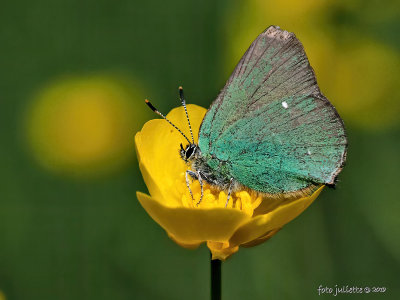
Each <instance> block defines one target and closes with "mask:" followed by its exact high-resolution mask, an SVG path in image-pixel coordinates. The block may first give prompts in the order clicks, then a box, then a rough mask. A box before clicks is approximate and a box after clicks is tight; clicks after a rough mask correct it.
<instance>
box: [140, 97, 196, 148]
mask: <svg viewBox="0 0 400 300" xmlns="http://www.w3.org/2000/svg"><path fill="white" fill-rule="evenodd" d="M144 102H146V104H147V106H148V107H150V109H151V110H152V111H154V112H155V113H156V114H157V115H159V116H160V117H162V118H163V119H164V120H165V121H167V122H168V123H169V124H171V125H172V127H174V128H175V129H176V130H178V131H179V133H180V134H182V136H183V137H184V138H185V139H186V140H187V141H188V143H189V144H192V143H191V142H190V141H189V139H188V138H187V136H186V135H185V134H184V133H183V132H182V131H181V130H180V129H179V128H178V127H176V126H175V125H174V123H172V122H171V121H170V120H168V119H167V117H166V116H164V115H163V114H162V113H160V112H159V111H158V109H157V108H155V107H154V106H153V104H151V102H150V101H149V100H147V99H146V100H144ZM190 132H192V130H190ZM192 138H193V135H192Z"/></svg>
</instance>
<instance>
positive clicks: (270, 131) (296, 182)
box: [199, 26, 347, 194]
mask: <svg viewBox="0 0 400 300" xmlns="http://www.w3.org/2000/svg"><path fill="white" fill-rule="evenodd" d="M199 147H200V149H201V151H202V154H203V155H204V156H205V157H213V158H216V159H217V160H218V161H219V162H220V163H221V164H224V165H225V167H227V168H228V169H229V170H230V175H231V176H232V177H233V178H234V179H236V180H237V181H239V182H240V183H241V184H243V185H245V186H247V187H249V188H251V189H254V190H256V191H261V192H266V193H272V194H276V193H285V192H293V191H297V190H300V189H303V188H305V187H307V186H309V185H310V184H315V183H317V184H324V183H327V184H333V183H334V180H335V178H336V176H337V174H338V173H339V172H340V170H341V168H342V166H343V164H344V160H345V156H346V147H347V140H346V135H345V130H344V126H343V122H342V120H341V119H340V117H339V115H338V113H337V112H336V110H335V108H334V107H333V106H332V105H331V104H330V102H329V101H328V100H327V99H326V98H325V97H324V96H323V95H322V94H321V92H320V90H319V88H318V85H317V82H316V79H315V75H314V71H313V70H312V68H311V66H310V64H309V62H308V59H307V56H306V54H305V52H304V49H303V46H302V44H301V43H300V41H299V40H298V39H297V38H296V37H295V35H294V34H293V33H289V32H287V31H283V30H281V29H279V27H275V26H271V27H269V28H268V29H267V30H265V31H264V32H263V33H262V34H261V35H259V36H258V37H257V39H256V40H255V41H254V42H253V43H252V44H251V46H250V48H249V49H248V50H247V52H246V53H245V55H244V56H243V57H242V59H241V60H240V62H239V64H238V65H237V66H236V68H235V70H234V71H233V73H232V75H231V77H230V78H229V80H228V81H227V83H226V85H225V87H224V89H223V90H222V91H221V93H220V95H219V96H218V97H217V99H216V100H215V101H214V102H213V104H212V105H211V107H210V109H209V111H208V112H207V114H206V116H205V117H204V120H203V123H202V125H201V128H200V132H199ZM214 165H215V163H214Z"/></svg>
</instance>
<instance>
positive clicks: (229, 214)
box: [135, 105, 323, 260]
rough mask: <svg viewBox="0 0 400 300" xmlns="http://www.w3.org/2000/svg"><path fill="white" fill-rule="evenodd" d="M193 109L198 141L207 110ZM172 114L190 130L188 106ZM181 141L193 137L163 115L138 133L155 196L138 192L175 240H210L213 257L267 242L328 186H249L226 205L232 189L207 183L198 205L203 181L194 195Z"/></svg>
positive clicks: (148, 182) (194, 185) (170, 116)
mask: <svg viewBox="0 0 400 300" xmlns="http://www.w3.org/2000/svg"><path fill="white" fill-rule="evenodd" d="M188 111H189V116H190V120H191V123H192V127H193V134H194V136H195V141H196V142H197V136H198V132H199V128H200V124H201V121H202V120H203V117H204V115H205V113H206V109H204V108H202V107H200V106H197V105H188ZM167 118H168V119H170V120H171V121H172V122H173V123H174V124H175V125H177V126H178V127H179V128H180V129H181V130H182V131H183V132H184V133H185V134H186V135H187V136H189V135H190V133H189V129H188V125H187V121H186V118H185V113H184V110H183V108H182V107H179V108H175V109H173V110H172V111H171V112H170V113H169V114H168V115H167ZM180 143H182V144H183V145H184V146H185V145H186V144H187V141H186V140H185V139H184V138H183V137H182V136H181V135H180V134H179V133H178V132H177V131H176V130H175V129H174V128H172V126H171V125H169V124H168V123H167V122H166V121H165V120H163V119H155V120H151V121H148V122H147V123H146V124H145V125H144V126H143V128H142V130H141V131H140V132H138V133H137V134H136V136H135V144H136V153H137V155H138V159H139V166H140V170H141V172H142V175H143V178H144V181H145V183H146V185H147V187H148V190H149V192H150V195H151V196H149V195H146V194H143V193H141V192H137V197H138V199H139V201H140V203H141V205H142V206H143V208H144V209H145V210H146V211H147V213H148V214H149V215H150V216H151V217H152V218H153V219H154V221H156V222H157V223H158V224H159V225H160V226H161V227H163V228H164V229H165V230H166V232H167V234H168V235H169V237H170V238H171V239H172V240H174V241H175V242H176V243H177V244H179V245H181V246H182V247H185V248H190V249H193V248H196V247H198V246H199V245H200V244H201V243H203V242H206V243H207V246H208V248H209V249H210V251H211V253H212V258H213V259H220V260H225V259H226V258H228V257H229V256H230V255H232V254H233V253H235V252H236V251H238V250H239V246H243V247H251V246H255V245H258V244H260V243H262V242H264V241H266V240H267V239H269V238H270V237H272V236H273V235H274V234H275V233H276V232H278V231H279V230H280V229H281V228H282V226H283V225H285V224H286V223H288V222H290V221H291V220H293V219H294V218H295V217H297V216H298V215H299V214H300V213H302V212H303V211H304V210H305V209H306V208H307V207H308V206H309V205H310V204H311V203H312V202H313V201H314V200H315V198H316V197H317V196H318V195H319V193H320V192H321V190H322V188H323V187H320V188H319V189H318V190H317V191H315V192H314V193H313V194H312V195H311V196H309V197H303V198H300V199H293V200H277V199H270V198H263V197H261V196H259V195H258V194H257V193H255V192H248V191H245V190H243V191H238V192H236V193H233V195H232V197H231V199H230V200H229V203H228V205H227V207H225V202H226V199H227V195H226V193H225V192H224V191H219V190H217V189H216V188H212V187H210V186H209V185H208V184H205V185H204V197H203V199H202V201H201V203H200V204H199V205H198V206H197V205H196V203H197V202H198V200H199V198H200V185H199V183H198V181H197V180H195V181H193V182H191V189H192V191H193V195H194V198H195V199H194V200H192V198H191V196H190V194H189V191H188V188H187V186H186V180H185V171H186V170H187V168H188V166H187V165H186V164H185V163H184V161H183V160H182V159H181V157H180V155H179V144H180Z"/></svg>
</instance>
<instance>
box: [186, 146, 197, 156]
mask: <svg viewBox="0 0 400 300" xmlns="http://www.w3.org/2000/svg"><path fill="white" fill-rule="evenodd" d="M194 149H195V148H194V147H192V146H189V147H187V148H186V159H188V158H190V157H191V156H192V155H193V152H194Z"/></svg>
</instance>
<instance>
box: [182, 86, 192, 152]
mask: <svg viewBox="0 0 400 300" xmlns="http://www.w3.org/2000/svg"><path fill="white" fill-rule="evenodd" d="M179 98H181V102H182V106H183V108H184V109H185V114H186V119H187V121H188V124H189V130H190V135H191V136H192V142H193V144H194V138H193V131H192V125H190V120H189V115H188V112H187V108H186V101H185V95H184V94H183V88H182V87H181V86H180V87H179Z"/></svg>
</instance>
